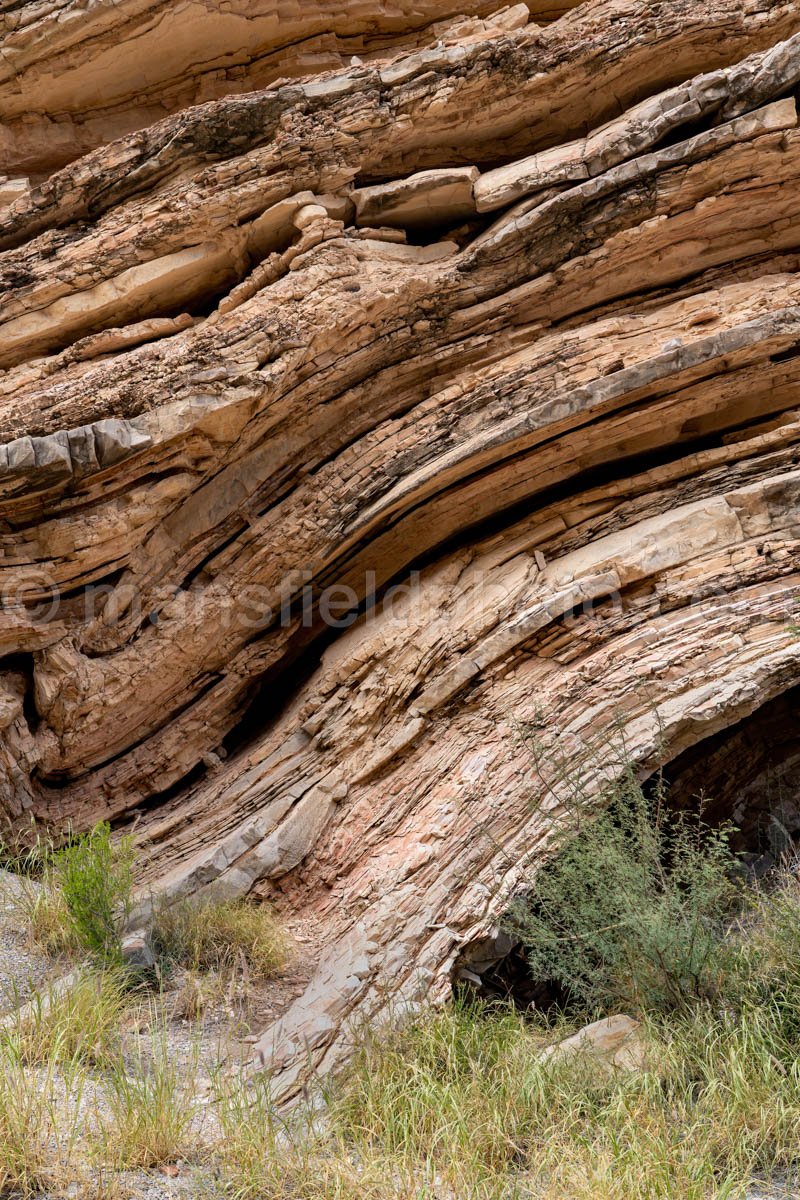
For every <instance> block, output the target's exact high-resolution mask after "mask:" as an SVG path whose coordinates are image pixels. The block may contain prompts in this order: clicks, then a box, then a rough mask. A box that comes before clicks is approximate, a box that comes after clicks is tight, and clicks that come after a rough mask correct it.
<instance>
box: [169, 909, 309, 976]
mask: <svg viewBox="0 0 800 1200" xmlns="http://www.w3.org/2000/svg"><path fill="white" fill-rule="evenodd" d="M151 938H152V942H153V946H154V948H155V950H156V953H157V954H158V955H159V957H160V958H161V959H162V960H165V961H166V962H170V961H171V962H174V963H178V964H180V965H181V966H183V967H186V968H188V969H189V970H191V971H218V972H224V971H228V970H231V969H233V968H235V967H237V966H239V965H240V964H241V963H244V964H245V965H246V967H247V969H248V971H249V973H250V976H251V978H252V979H268V978H270V977H271V976H273V975H277V974H278V973H279V972H280V971H281V970H282V969H283V968H284V966H285V965H286V961H287V958H288V954H289V942H288V939H287V937H286V934H285V933H284V931H283V930H282V929H281V926H280V924H279V923H278V921H277V920H276V919H275V917H274V916H273V914H272V912H271V911H270V909H269V908H267V907H266V905H256V904H252V903H249V902H247V901H244V900H224V901H215V900H213V899H205V900H184V901H179V902H177V903H175V904H172V905H169V906H168V907H167V906H163V907H161V908H160V909H159V911H158V912H157V913H156V915H155V918H154V921H153V928H152V931H151Z"/></svg>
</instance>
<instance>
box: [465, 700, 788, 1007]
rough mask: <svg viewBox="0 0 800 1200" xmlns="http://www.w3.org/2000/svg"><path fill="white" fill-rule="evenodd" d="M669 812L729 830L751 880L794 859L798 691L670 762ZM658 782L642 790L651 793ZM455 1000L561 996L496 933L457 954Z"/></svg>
mask: <svg viewBox="0 0 800 1200" xmlns="http://www.w3.org/2000/svg"><path fill="white" fill-rule="evenodd" d="M659 774H660V775H661V776H662V777H663V781H664V783H665V784H666V796H667V800H668V803H669V806H670V808H672V809H674V810H676V811H687V812H694V813H699V814H701V816H702V819H703V821H704V822H706V823H707V824H709V825H711V826H715V827H716V826H720V825H723V824H726V823H727V824H730V825H732V826H733V833H732V837H731V845H732V848H733V850H734V851H735V852H736V854H737V855H738V856H740V858H741V861H742V863H743V865H744V867H745V871H746V874H747V875H748V876H749V877H750V878H751V880H760V879H764V878H767V877H769V875H770V873H771V872H772V871H774V870H775V868H776V867H778V866H779V865H780V864H781V862H782V861H785V860H786V859H787V858H796V856H797V854H798V852H799V851H800V686H796V687H793V688H791V689H790V690H788V691H786V692H784V693H782V694H781V695H779V696H776V697H775V698H774V699H772V700H769V701H767V702H766V703H765V704H763V705H761V707H759V708H758V709H756V711H755V712H753V713H752V714H751V715H749V716H747V717H744V718H742V719H741V720H740V721H737V722H735V723H734V724H731V725H729V726H727V727H726V728H725V729H723V730H721V731H720V732H719V733H717V734H713V735H712V736H710V737H707V738H704V739H703V740H702V741H700V742H697V743H696V744H695V745H694V746H692V747H690V748H689V749H688V750H684V751H683V752H682V753H680V754H678V755H676V757H675V758H674V759H672V760H671V761H670V762H669V763H667V764H666V766H664V767H663V768H662V771H661V772H660V773H659ZM657 778H658V776H657V775H653V776H651V777H650V779H649V780H647V781H646V782H645V784H644V787H645V789H647V788H648V787H651V788H652V787H654V786H655V783H656V780H657ZM452 981H453V994H454V995H455V996H459V997H464V996H466V997H470V998H473V999H477V1000H479V1001H481V1002H485V1003H487V1004H490V1005H491V1004H492V1003H497V1002H502V1003H509V1002H510V1003H512V1004H513V1005H514V1006H515V1007H516V1008H517V1009H518V1010H520V1011H521V1012H532V1011H539V1012H542V1011H544V1012H548V1011H554V1010H558V1009H561V1008H563V1007H564V1005H565V1004H567V1003H568V1002H569V996H568V995H567V994H566V993H565V991H564V989H563V988H560V987H559V986H558V985H557V984H554V983H552V982H550V981H547V980H540V979H535V978H534V977H533V976H532V974H531V971H530V969H529V966H528V961H527V957H526V953H525V948H524V946H523V945H522V944H521V943H520V941H519V940H518V939H516V938H515V937H514V936H512V935H511V934H510V933H507V932H505V931H503V930H502V922H501V929H500V931H498V932H495V933H494V934H493V935H490V936H487V937H484V938H480V939H476V940H475V941H473V942H470V943H468V944H467V945H465V946H464V947H462V949H461V952H460V954H459V956H458V958H457V960H456V963H455V965H454V968H453V974H452Z"/></svg>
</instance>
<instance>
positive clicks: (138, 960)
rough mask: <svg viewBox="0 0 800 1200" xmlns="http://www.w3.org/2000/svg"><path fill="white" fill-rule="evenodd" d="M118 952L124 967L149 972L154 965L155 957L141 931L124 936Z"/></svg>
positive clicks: (145, 935) (144, 934)
mask: <svg viewBox="0 0 800 1200" xmlns="http://www.w3.org/2000/svg"><path fill="white" fill-rule="evenodd" d="M120 950H121V952H122V959H123V962H124V963H125V964H126V966H129V967H136V968H138V969H139V970H140V971H150V970H152V968H153V967H154V966H155V965H156V956H155V954H154V953H153V951H152V949H151V947H150V943H149V942H148V940H147V934H146V933H145V931H144V930H143V929H136V930H134V931H133V933H129V934H126V936H125V937H124V938H123V939H122V944H121V946H120Z"/></svg>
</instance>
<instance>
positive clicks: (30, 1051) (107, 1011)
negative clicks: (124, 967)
mask: <svg viewBox="0 0 800 1200" xmlns="http://www.w3.org/2000/svg"><path fill="white" fill-rule="evenodd" d="M128 1002H129V993H128V989H127V986H126V980H125V979H124V977H123V976H122V974H121V973H120V972H119V971H115V970H113V969H108V970H105V971H102V972H99V971H93V970H89V969H86V970H80V971H78V972H77V973H76V974H75V975H74V976H73V978H72V979H71V980H70V981H69V983H68V985H67V986H66V987H65V986H62V985H61V983H59V982H56V983H51V984H49V985H48V986H47V987H46V988H45V989H44V991H37V992H35V993H34V994H33V996H32V997H31V999H30V1001H29V1002H28V1003H27V1004H24V1005H21V1006H20V1007H18V1008H17V1010H16V1012H15V1013H14V1014H13V1016H12V1017H11V1018H9V1019H8V1021H7V1024H6V1027H5V1030H4V1038H5V1040H6V1041H7V1042H9V1043H10V1044H11V1045H12V1046H13V1047H14V1051H15V1054H16V1056H17V1057H18V1058H19V1060H20V1061H21V1062H23V1063H26V1064H28V1065H37V1066H38V1065H44V1064H47V1063H49V1062H58V1063H61V1064H65V1063H66V1064H71V1063H75V1062H80V1063H81V1064H83V1065H85V1066H96V1065H98V1064H101V1065H102V1064H103V1063H107V1062H108V1061H110V1059H111V1058H112V1057H113V1056H114V1055H116V1053H117V1052H118V1049H119V1030H120V1022H121V1020H122V1017H123V1014H124V1012H125V1009H126V1007H127V1005H128Z"/></svg>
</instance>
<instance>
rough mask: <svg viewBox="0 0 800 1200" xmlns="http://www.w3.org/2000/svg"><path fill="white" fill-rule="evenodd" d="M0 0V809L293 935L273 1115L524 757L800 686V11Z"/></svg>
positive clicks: (508, 851)
mask: <svg viewBox="0 0 800 1200" xmlns="http://www.w3.org/2000/svg"><path fill="white" fill-rule="evenodd" d="M0 13H2V18H1V19H2V21H3V22H4V26H2V28H3V44H2V54H1V55H0V62H1V63H2V67H1V68H0V114H2V119H3V122H4V124H3V127H2V130H0V175H2V176H5V181H4V182H0V247H2V252H0V280H1V281H2V285H1V286H2V307H1V308H0V368H2V369H0V398H1V402H0V423H1V424H2V434H3V442H4V444H3V445H2V446H0V521H2V529H1V530H0V537H1V538H2V559H1V560H0V568H2V574H1V575H0V587H1V588H2V611H1V612H0V643H1V644H2V655H3V658H2V661H1V662H0V805H2V808H3V810H4V812H5V814H6V816H7V818H8V819H9V820H10V821H12V822H24V821H26V820H27V819H29V817H30V816H31V815H34V816H35V817H36V818H37V820H39V821H42V822H46V823H51V824H53V825H55V826H56V827H63V826H64V825H65V824H67V823H68V822H72V823H73V824H74V825H76V826H78V827H85V826H88V825H90V824H91V823H92V822H95V821H97V820H99V819H110V820H111V821H112V822H114V823H115V824H116V825H117V826H119V827H123V828H134V829H135V831H136V837H137V840H138V843H139V846H140V851H141V855H142V861H143V864H144V871H145V876H144V878H143V881H142V882H143V885H144V886H145V887H156V888H158V889H165V890H166V891H167V892H168V893H169V894H171V895H182V894H185V893H187V892H192V891H197V890H200V889H203V888H206V887H214V888H217V889H219V890H222V891H225V892H226V893H228V894H235V895H240V894H246V893H254V894H256V895H261V896H265V897H270V898H271V899H273V900H275V901H276V902H277V903H279V904H280V905H282V906H284V907H285V908H286V909H290V910H291V911H293V912H294V913H295V914H297V913H301V914H302V913H307V914H308V915H309V917H313V919H314V920H315V921H316V922H319V923H320V926H321V928H322V930H323V931H324V934H325V939H326V944H327V947H328V949H327V951H326V955H325V958H324V960H323V961H322V962H321V964H320V967H319V970H318V972H317V975H316V977H315V979H314V980H313V981H312V983H311V985H310V986H309V988H308V990H307V991H306V993H305V994H304V995H303V996H302V997H301V998H300V999H299V1000H298V1001H297V1002H296V1003H295V1004H294V1005H293V1007H292V1008H290V1009H289V1011H288V1012H287V1013H286V1014H285V1015H284V1017H283V1020H282V1022H281V1023H280V1025H279V1026H277V1027H273V1028H271V1029H268V1030H266V1031H265V1033H264V1037H263V1039H262V1043H261V1053H262V1055H263V1056H264V1058H265V1059H266V1060H268V1061H269V1062H270V1063H271V1064H272V1065H273V1066H274V1067H275V1068H276V1069H278V1070H280V1071H281V1072H282V1080H283V1081H284V1085H285V1088H286V1089H287V1091H288V1090H290V1089H291V1087H292V1086H293V1083H294V1081H295V1079H296V1078H297V1073H298V1071H301V1070H306V1069H308V1067H309V1065H313V1066H317V1065H321V1066H323V1067H324V1066H325V1065H326V1064H328V1063H330V1062H332V1061H334V1060H335V1059H336V1057H337V1056H338V1055H340V1054H341V1053H342V1049H343V1044H344V1038H345V1036H346V1027H347V1020H348V1018H351V1017H356V1016H367V1017H370V1018H373V1017H375V1016H377V1015H378V1014H379V1013H380V1012H381V1010H384V1009H385V1008H386V1007H387V1006H392V1007H393V1008H394V1009H396V1007H397V1005H398V1004H402V1003H404V1002H409V1003H413V1002H414V1001H416V1000H418V999H419V998H420V997H421V996H423V995H429V996H431V995H432V996H434V997H436V996H440V995H443V994H445V992H446V991H447V989H448V988H449V987H450V981H451V976H452V972H453V969H454V966H455V965H456V964H457V963H459V962H463V961H465V958H464V956H465V954H466V955H468V954H469V953H470V947H473V948H474V947H476V946H477V947H481V946H482V945H485V943H486V939H487V938H490V937H491V933H492V930H493V928H494V926H495V924H496V922H497V919H498V917H499V916H500V915H501V913H502V910H503V906H504V904H505V902H506V900H507V898H508V896H509V895H511V894H512V893H513V892H514V890H515V889H516V888H518V887H519V885H520V880H521V879H522V878H523V875H524V872H525V871H526V870H527V868H528V866H529V864H530V863H531V862H533V861H535V859H536V855H537V852H540V849H541V846H542V844H543V842H544V841H545V839H546V836H547V830H548V826H549V821H550V816H551V815H552V814H553V813H557V812H558V809H559V805H560V804H561V803H563V802H564V800H565V799H566V798H567V797H565V796H564V795H561V794H560V789H562V788H563V776H560V777H559V778H558V779H556V780H555V782H554V781H553V780H552V779H548V778H546V777H545V776H546V772H541V771H537V770H532V769H531V758H530V751H529V748H528V747H526V745H525V741H526V739H525V737H524V736H521V733H524V731H525V730H528V729H530V728H532V727H533V728H537V729H539V730H540V731H541V735H542V737H543V739H544V740H545V742H547V743H548V744H550V745H551V746H553V747H554V748H555V750H557V754H558V756H559V758H560V759H561V760H563V758H564V757H565V756H566V757H567V758H569V759H571V760H572V761H573V762H574V763H575V764H576V765H577V769H578V770H579V771H580V772H581V773H582V775H583V782H582V786H583V787H584V788H586V789H588V790H589V791H591V790H592V788H593V787H600V786H601V783H602V781H603V779H604V778H606V777H607V774H608V771H609V769H613V762H614V761H615V755H616V749H615V747H616V746H617V743H618V741H619V738H620V736H622V737H623V738H624V753H625V755H626V756H629V757H631V758H633V759H634V761H635V762H636V763H637V764H638V765H639V767H640V769H641V771H642V772H643V773H646V772H648V771H650V770H652V769H653V768H654V767H655V766H657V765H658V764H659V763H660V762H664V761H669V760H672V759H673V758H675V757H676V756H677V755H679V754H680V753H681V752H683V751H686V750H687V749H689V748H690V747H692V746H696V745H697V744H698V743H700V742H701V741H702V740H703V739H705V738H708V737H711V736H712V735H715V736H717V735H720V733H721V731H723V730H725V729H728V728H729V727H731V726H733V725H735V724H736V723H737V722H740V721H741V720H742V719H743V718H745V717H747V716H748V715H749V714H751V713H753V712H755V711H756V710H758V709H760V708H761V707H762V706H763V705H765V704H767V703H768V702H770V701H771V700H772V699H773V698H775V697H777V696H779V695H781V694H783V693H786V692H788V690H789V689H790V688H792V687H793V686H794V685H795V684H797V683H798V682H800V642H799V641H798V639H797V637H796V635H795V633H794V630H793V626H792V613H793V611H794V610H795V607H796V606H795V598H796V595H797V590H798V565H799V564H798V560H797V546H798V536H800V462H798V457H799V456H800V411H798V403H799V402H800V387H799V384H800V222H799V218H800V187H798V183H799V182H800V128H798V119H797V107H796V100H797V95H798V89H800V10H799V9H798V6H797V4H796V3H795V2H789V0H780V2H779V0H700V2H698V0H660V2H659V3H658V4H652V3H644V2H643V0H585V2H584V3H582V4H580V5H578V6H577V7H575V6H570V5H568V4H566V3H557V2H556V0H553V2H552V3H545V2H539V0H532V2H531V3H530V4H528V5H527V6H526V5H523V4H520V5H515V6H513V7H511V8H505V9H501V10H496V9H494V7H493V5H492V4H491V2H488V3H484V2H481V3H473V4H463V3H462V4H448V3H445V2H443V0H424V2H423V3H420V4H418V5H415V6H411V5H407V4H405V3H404V2H403V0H398V2H397V3H395V4H391V5H389V6H385V5H384V6H379V7H378V9H377V10H376V9H375V8H374V7H372V8H367V7H366V6H359V5H355V4H348V5H345V6H344V7H342V6H333V7H331V6H326V5H324V4H322V3H319V4H314V5H303V6H301V5H289V6H287V7H286V8H285V9H284V8H282V7H279V6H278V7H276V6H274V5H273V6H270V5H269V4H267V3H262V4H261V5H258V6H255V7H254V6H252V5H242V4H239V3H237V2H236V0H232V2H231V3H228V4H224V5H223V4H220V5H218V6H212V5H201V4H193V3H189V2H186V3H184V2H180V3H170V4H164V3H153V2H152V0H138V2H137V3H133V2H131V0H124V2H123V3H122V4H117V5H114V6H109V5H105V4H102V3H99V2H94V0H92V2H90V3H88V4H82V3H78V0H64V2H63V3H62V2H60V0H56V2H55V3H49V2H47V3H44V2H40V0H31V2H29V3H22V4H13V5H12V4H7V5H5V6H4V8H3V9H0ZM356 618H357V619H356ZM620 731H623V732H622V734H620Z"/></svg>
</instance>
